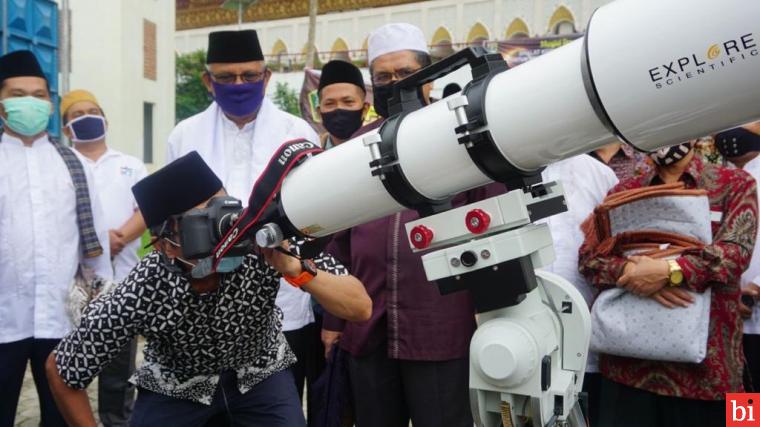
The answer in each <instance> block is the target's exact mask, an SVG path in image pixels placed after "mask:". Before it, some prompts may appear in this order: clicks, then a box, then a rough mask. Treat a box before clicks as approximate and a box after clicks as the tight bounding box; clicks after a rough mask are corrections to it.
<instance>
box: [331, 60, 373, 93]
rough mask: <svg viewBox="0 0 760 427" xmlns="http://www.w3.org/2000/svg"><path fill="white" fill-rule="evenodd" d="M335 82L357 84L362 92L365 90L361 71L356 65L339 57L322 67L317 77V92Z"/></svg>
mask: <svg viewBox="0 0 760 427" xmlns="http://www.w3.org/2000/svg"><path fill="white" fill-rule="evenodd" d="M335 83H350V84H352V85H356V86H359V88H361V90H362V91H363V92H365V93H366V92H367V88H366V87H365V86H364V77H362V72H361V71H359V69H358V68H357V67H356V65H354V64H352V63H350V62H346V61H341V60H339V59H334V60H332V61H330V62H328V63H327V64H325V66H324V67H322V74H321V75H320V77H319V92H321V91H322V88H324V87H325V86H329V85H331V84H335Z"/></svg>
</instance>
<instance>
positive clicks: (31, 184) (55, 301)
mask: <svg viewBox="0 0 760 427" xmlns="http://www.w3.org/2000/svg"><path fill="white" fill-rule="evenodd" d="M84 170H85V174H86V176H87V182H88V188H90V189H92V188H93V187H92V183H93V179H92V172H91V171H90V170H89V168H88V167H87V166H85V167H84ZM90 197H91V201H92V213H93V219H94V222H95V229H96V231H97V233H98V237H99V240H100V244H101V246H102V247H103V254H102V255H101V256H99V257H96V258H89V259H85V260H83V261H82V262H83V263H84V264H86V265H88V266H90V267H92V268H94V269H95V272H96V273H97V274H99V275H100V276H102V277H104V278H107V279H112V277H113V271H112V270H111V265H110V260H109V258H110V255H109V246H108V232H107V229H106V227H105V224H104V223H103V216H102V212H101V210H100V203H99V201H98V198H97V193H95V192H93V191H90ZM81 258H82V257H81V249H80V245H79V228H78V227H77V216H76V196H75V192H74V184H73V182H72V180H71V175H70V174H69V171H68V169H67V168H66V164H65V163H64V161H63V159H62V158H61V156H60V154H58V151H56V149H55V147H53V145H52V144H51V142H50V141H49V140H48V138H47V136H44V137H42V138H39V139H38V140H36V141H34V143H33V144H32V146H31V147H27V146H24V144H23V142H22V141H21V140H19V139H17V138H15V137H12V136H10V135H8V134H7V133H5V134H3V136H2V140H0V260H2V261H1V262H0V301H2V303H1V304H0V343H8V342H14V341H19V340H22V339H25V338H30V337H35V338H62V337H63V336H64V335H65V334H66V333H67V332H68V331H69V330H70V329H71V322H70V321H69V319H68V316H67V315H66V311H65V306H66V298H67V295H68V291H69V288H70V286H71V282H72V279H73V278H74V275H75V274H76V270H77V266H78V264H79V262H80V259H81Z"/></svg>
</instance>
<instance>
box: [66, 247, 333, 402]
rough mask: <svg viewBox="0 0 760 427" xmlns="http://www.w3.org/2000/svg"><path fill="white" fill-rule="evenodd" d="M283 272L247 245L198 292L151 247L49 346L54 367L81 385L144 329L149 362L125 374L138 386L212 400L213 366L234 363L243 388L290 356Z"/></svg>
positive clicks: (324, 264) (326, 260) (326, 261)
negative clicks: (212, 284) (208, 288)
mask: <svg viewBox="0 0 760 427" xmlns="http://www.w3.org/2000/svg"><path fill="white" fill-rule="evenodd" d="M314 262H315V263H316V265H317V268H318V269H320V270H322V271H327V272H329V273H333V274H338V275H345V274H348V273H347V271H346V269H345V268H344V267H343V266H342V265H341V264H339V263H338V262H337V261H336V260H335V259H334V258H332V257H331V256H328V255H324V254H323V255H321V256H319V257H317V258H314ZM279 278H280V274H279V273H277V272H276V271H275V270H274V269H272V268H271V267H270V266H269V265H268V264H267V263H266V262H265V261H264V259H263V258H260V257H258V256H256V255H254V254H250V255H247V256H246V257H245V258H244V261H243V264H242V266H241V267H239V268H238V269H237V270H236V271H234V272H232V273H229V274H223V275H221V276H220V285H219V287H218V288H217V289H216V290H215V291H213V292H209V293H204V294H199V293H196V292H195V291H193V290H192V287H191V285H190V281H189V280H188V279H187V278H186V277H185V276H184V275H181V274H178V273H177V272H176V270H174V269H172V268H170V267H169V266H167V265H166V263H165V262H164V261H163V260H162V256H161V255H160V254H159V253H158V252H155V251H154V252H153V253H151V254H149V255H147V256H146V257H145V258H143V259H142V260H141V261H140V263H139V264H138V265H137V266H136V267H135V269H134V270H132V272H131V273H130V274H129V275H128V276H127V278H126V279H125V280H124V281H123V282H121V283H120V284H119V285H118V286H117V287H116V288H115V289H114V290H113V291H111V292H110V293H108V294H106V295H103V296H100V297H98V298H97V299H96V300H94V301H93V302H92V303H91V304H90V305H89V306H88V307H87V309H86V311H85V313H84V314H83V317H82V322H81V323H80V325H79V327H77V328H76V329H75V330H74V331H72V332H71V333H70V334H69V335H67V336H66V337H65V338H64V339H63V340H62V341H61V342H60V344H59V345H58V346H57V347H56V349H55V361H56V366H57V367H58V372H59V373H60V375H61V377H62V378H63V381H64V382H65V383H66V384H67V385H68V386H69V387H72V388H75V389H83V388H85V387H87V385H88V384H89V383H90V382H91V381H92V380H93V378H94V377H95V376H96V375H98V373H99V372H100V370H101V369H102V368H103V366H105V365H106V364H107V363H108V362H109V361H110V360H111V359H113V358H114V357H115V356H116V355H117V354H118V353H119V352H120V351H121V349H122V348H123V347H124V345H126V344H127V343H128V342H130V340H131V339H132V338H133V337H135V336H136V335H143V336H144V337H145V338H146V341H147V342H146V346H145V352H144V356H145V362H144V363H143V364H142V366H141V367H140V368H138V369H137V371H136V372H135V374H134V375H133V376H132V378H131V379H130V381H131V382H133V383H134V384H136V385H137V386H138V387H142V388H145V389H148V390H151V391H153V392H156V393H161V394H164V395H166V396H170V397H175V398H178V399H187V400H192V401H195V402H199V403H203V404H206V405H210V404H211V401H212V398H213V395H214V391H215V390H216V386H217V383H218V382H219V374H220V373H222V372H224V371H235V372H236V374H237V380H238V381H237V384H238V388H239V389H240V392H241V393H245V392H247V391H248V390H250V389H251V388H252V387H254V386H255V385H256V384H258V383H259V382H261V381H263V380H265V379H266V378H268V377H269V376H271V375H272V374H274V373H276V372H279V371H281V370H283V369H286V368H287V367H289V366H290V365H292V364H293V363H295V356H294V355H293V353H292V352H291V351H290V348H289V347H288V344H287V342H286V341H285V338H284V335H283V334H282V331H281V320H282V313H281V312H280V309H279V308H277V306H276V305H275V297H276V295H277V290H278V288H279Z"/></svg>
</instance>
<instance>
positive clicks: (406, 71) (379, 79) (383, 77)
mask: <svg viewBox="0 0 760 427" xmlns="http://www.w3.org/2000/svg"><path fill="white" fill-rule="evenodd" d="M419 70H420V69H419V68H409V67H407V68H402V69H400V70H396V71H394V72H392V73H388V72H379V73H376V74H374V75H373V76H372V83H374V84H376V85H378V86H384V85H387V84H389V83H392V82H394V81H397V80H404V79H405V78H407V77H409V76H411V75H412V74H414V73H416V72H417V71H419Z"/></svg>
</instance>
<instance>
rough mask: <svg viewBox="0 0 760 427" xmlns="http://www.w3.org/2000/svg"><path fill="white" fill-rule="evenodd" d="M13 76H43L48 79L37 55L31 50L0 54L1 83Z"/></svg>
mask: <svg viewBox="0 0 760 427" xmlns="http://www.w3.org/2000/svg"><path fill="white" fill-rule="evenodd" d="M13 77H41V78H43V79H45V80H46V81H47V77H45V73H43V72H42V67H40V63H39V62H38V61H37V57H36V56H34V54H33V53H32V52H31V51H29V50H17V51H14V52H11V53H9V54H7V55H3V56H0V83H2V82H4V81H5V80H6V79H10V78H13Z"/></svg>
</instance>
